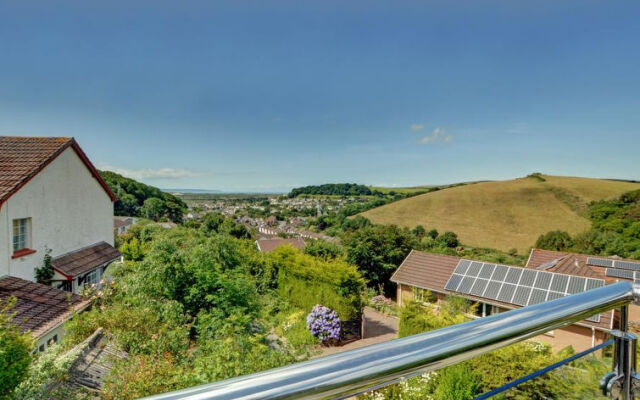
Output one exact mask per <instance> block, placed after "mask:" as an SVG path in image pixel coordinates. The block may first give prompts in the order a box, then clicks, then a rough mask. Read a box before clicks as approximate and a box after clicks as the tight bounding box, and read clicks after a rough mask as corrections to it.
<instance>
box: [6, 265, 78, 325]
mask: <svg viewBox="0 0 640 400" xmlns="http://www.w3.org/2000/svg"><path fill="white" fill-rule="evenodd" d="M10 297H15V298H16V299H17V302H16V306H15V308H14V309H13V310H12V312H14V313H15V315H14V316H13V319H12V322H13V323H14V324H16V325H18V326H19V327H20V328H21V329H22V330H23V331H27V330H29V331H31V334H32V335H33V336H35V337H40V336H41V335H43V334H44V333H46V332H47V331H49V330H51V329H53V328H54V327H56V326H57V325H59V324H60V323H62V322H64V321H65V320H67V319H68V318H69V317H70V316H71V308H72V307H73V309H75V310H76V311H79V310H81V309H83V308H85V307H87V306H88V305H89V300H88V299H86V298H84V297H82V296H79V295H77V294H71V293H68V292H65V291H62V290H60V289H54V288H52V287H49V286H46V285H42V284H40V283H36V282H30V281H26V280H24V279H20V278H16V277H13V276H5V277H3V278H0V302H2V303H5V302H6V301H8V299H9V298H10Z"/></svg>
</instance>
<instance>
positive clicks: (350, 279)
mask: <svg viewBox="0 0 640 400" xmlns="http://www.w3.org/2000/svg"><path fill="white" fill-rule="evenodd" d="M270 258H271V260H272V262H273V263H274V265H275V266H276V267H277V269H278V293H279V294H280V296H281V297H282V298H284V299H287V300H288V301H289V302H290V303H291V304H293V305H295V306H297V307H299V308H301V309H302V310H306V311H307V312H309V311H311V309H312V308H313V307H314V306H315V305H316V304H322V305H324V306H326V307H329V308H331V309H332V310H335V311H336V312H337V313H338V316H339V317H340V319H342V320H343V321H346V320H351V319H355V318H359V317H360V314H361V310H362V294H363V291H364V281H363V280H362V278H361V277H360V274H359V273H358V271H357V270H356V268H355V267H354V266H353V265H350V264H348V263H347V262H345V261H343V260H340V259H335V260H331V261H326V260H322V259H320V258H316V257H312V256H309V255H307V254H303V253H302V252H300V251H299V250H297V249H294V248H293V247H291V246H282V247H279V248H278V249H276V250H275V251H273V252H271V253H270Z"/></svg>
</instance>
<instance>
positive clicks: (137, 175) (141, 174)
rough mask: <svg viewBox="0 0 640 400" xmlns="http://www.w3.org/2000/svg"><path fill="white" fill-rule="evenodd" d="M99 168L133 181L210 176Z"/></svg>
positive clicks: (167, 170)
mask: <svg viewBox="0 0 640 400" xmlns="http://www.w3.org/2000/svg"><path fill="white" fill-rule="evenodd" d="M98 167H99V168H100V169H101V170H107V171H113V172H115V173H117V174H120V175H124V176H126V177H128V178H132V179H182V178H193V177H198V176H205V175H208V174H207V173H203V172H195V171H189V170H186V169H176V168H143V169H127V168H119V167H115V166H113V165H109V164H101V165H99V166H98Z"/></svg>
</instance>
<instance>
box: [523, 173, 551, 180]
mask: <svg viewBox="0 0 640 400" xmlns="http://www.w3.org/2000/svg"><path fill="white" fill-rule="evenodd" d="M527 178H531V179H535V180H537V181H538V182H546V181H547V180H546V179H545V178H544V176H542V174H541V173H540V172H534V173H532V174H529V175H527Z"/></svg>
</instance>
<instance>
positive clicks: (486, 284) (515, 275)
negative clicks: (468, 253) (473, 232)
mask: <svg viewBox="0 0 640 400" xmlns="http://www.w3.org/2000/svg"><path fill="white" fill-rule="evenodd" d="M602 286H604V280H602V279H592V278H583V277H580V276H571V275H564V274H557V273H554V272H546V271H539V270H535V269H526V268H520V267H509V266H506V265H496V264H491V263H484V262H480V261H470V260H464V259H462V260H460V262H458V265H457V266H456V269H455V270H454V271H453V274H452V275H451V277H450V278H449V281H448V282H447V284H446V285H445V289H447V290H449V291H452V292H458V293H462V294H468V295H471V296H476V297H483V298H487V299H492V300H497V301H500V302H503V303H510V304H515V305H518V306H523V307H524V306H531V305H534V304H538V303H543V302H545V301H551V300H555V299H559V298H561V297H564V296H568V295H572V294H576V293H581V292H584V291H587V290H591V289H595V288H599V287H602ZM587 320H588V321H592V322H599V321H600V315H595V316H593V317H591V318H589V319H587Z"/></svg>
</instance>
